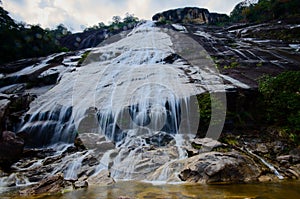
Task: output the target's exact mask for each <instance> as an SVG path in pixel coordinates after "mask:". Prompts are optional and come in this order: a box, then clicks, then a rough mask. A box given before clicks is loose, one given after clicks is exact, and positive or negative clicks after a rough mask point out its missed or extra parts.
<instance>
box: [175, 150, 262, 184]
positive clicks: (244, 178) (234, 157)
mask: <svg viewBox="0 0 300 199" xmlns="http://www.w3.org/2000/svg"><path fill="white" fill-rule="evenodd" d="M260 174H261V170H260V168H259V167H258V165H257V164H256V163H255V162H254V161H253V160H252V159H250V158H249V157H247V156H244V155H242V154H241V153H238V152H230V153H219V152H208V153H201V154H199V155H197V156H194V157H191V158H188V159H187V160H186V166H185V168H184V169H183V170H182V171H181V172H180V174H179V177H180V179H181V180H183V181H188V182H198V183H208V184H209V183H240V182H251V181H256V180H257V179H258V177H259V176H260Z"/></svg>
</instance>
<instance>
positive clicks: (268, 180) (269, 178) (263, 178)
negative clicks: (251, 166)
mask: <svg viewBox="0 0 300 199" xmlns="http://www.w3.org/2000/svg"><path fill="white" fill-rule="evenodd" d="M258 181H259V182H271V181H272V178H271V177H270V176H266V175H263V176H260V177H259V178H258Z"/></svg>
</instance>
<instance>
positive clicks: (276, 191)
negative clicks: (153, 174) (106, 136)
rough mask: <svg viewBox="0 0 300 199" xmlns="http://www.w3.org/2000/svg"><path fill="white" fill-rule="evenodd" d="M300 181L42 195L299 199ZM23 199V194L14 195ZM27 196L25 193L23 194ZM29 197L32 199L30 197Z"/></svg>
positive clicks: (139, 186) (123, 186)
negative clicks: (21, 195) (19, 195)
mask: <svg viewBox="0 0 300 199" xmlns="http://www.w3.org/2000/svg"><path fill="white" fill-rule="evenodd" d="M299 187H300V181H293V182H282V183H264V184H237V185H195V184H174V185H152V184H148V183H141V182H131V181H127V182H118V183H116V184H114V185H113V186H107V187H96V186H94V187H89V188H88V189H81V190H76V191H72V192H69V193H65V194H59V195H50V196H49V195H48V196H41V197H38V198H40V199H57V198H58V199H74V198H76V199H87V198H88V199H94V198H95V199H102V198H107V199H148V198H149V199H150V198H151V199H169V198H170V199H197V198H199V199H200V198H201V199H203V198H211V199H221V198H222V199H224V198H226V199H273V198H276V199H286V198H289V199H298V198H299V196H300V189H299ZM8 198H10V197H8ZM35 198H37V197H35ZM14 199H20V197H17V198H14ZM22 199H24V197H22ZM26 199H32V198H27V197H26Z"/></svg>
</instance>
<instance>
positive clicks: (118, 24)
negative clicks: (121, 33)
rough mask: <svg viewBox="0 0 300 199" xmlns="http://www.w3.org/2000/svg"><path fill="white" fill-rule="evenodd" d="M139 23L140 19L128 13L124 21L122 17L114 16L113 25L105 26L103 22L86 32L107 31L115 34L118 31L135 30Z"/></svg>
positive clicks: (87, 29)
mask: <svg viewBox="0 0 300 199" xmlns="http://www.w3.org/2000/svg"><path fill="white" fill-rule="evenodd" d="M137 23H139V19H138V18H137V17H135V16H134V15H133V14H129V13H126V15H125V17H124V19H123V20H122V18H121V17H120V16H113V17H112V23H111V24H110V25H105V24H104V23H103V22H100V23H98V25H94V26H92V27H88V28H86V29H84V31H91V30H102V29H107V30H109V31H111V32H113V31H116V30H127V29H131V28H133V27H134V26H135V25H136V24H137Z"/></svg>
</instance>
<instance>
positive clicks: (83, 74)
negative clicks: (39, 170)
mask: <svg viewBox="0 0 300 199" xmlns="http://www.w3.org/2000/svg"><path fill="white" fill-rule="evenodd" d="M168 31H170V30H164V29H161V28H157V27H155V25H154V22H151V21H147V22H144V23H142V24H140V25H139V26H137V27H136V28H135V29H133V30H132V31H131V32H130V33H129V34H128V35H127V36H126V37H123V38H122V39H120V40H118V41H116V42H114V43H111V44H107V45H102V46H101V45H100V46H99V47H96V48H94V49H89V50H91V52H90V54H89V56H88V57H87V59H86V60H85V61H84V62H83V64H82V66H81V67H78V68H76V69H75V70H72V71H69V72H65V73H63V74H62V75H61V76H60V81H59V82H58V83H57V84H56V85H55V86H54V87H53V88H52V89H51V90H49V91H48V92H46V93H45V94H43V95H41V96H39V97H38V98H37V99H36V100H34V101H33V102H32V103H31V105H30V110H29V111H28V112H27V114H26V116H25V117H24V122H23V124H22V127H21V128H20V130H19V133H25V134H27V137H28V141H27V145H28V146H27V147H49V146H52V145H54V144H61V143H67V144H68V143H73V142H74V139H75V137H76V136H78V135H80V134H85V133H87V134H88V133H93V134H101V135H104V136H105V139H106V142H110V143H111V144H113V146H115V148H114V149H111V148H110V149H109V150H107V151H105V150H104V149H101V150H100V151H101V154H97V157H98V160H99V162H100V163H99V165H98V167H97V168H96V169H95V171H94V174H95V175H96V174H97V173H99V172H100V171H102V170H109V171H110V172H111V176H112V177H113V178H114V179H116V180H118V179H139V180H145V176H151V174H152V173H153V172H155V171H156V170H157V169H159V168H160V169H161V174H159V172H157V174H159V175H161V176H160V177H155V178H156V179H154V180H157V179H159V180H165V181H167V180H168V178H169V176H170V173H172V172H176V170H174V169H173V168H171V167H173V166H175V167H177V166H178V165H176V164H177V163H176V161H174V160H182V159H184V158H186V157H187V154H186V151H185V149H184V146H185V145H187V141H189V140H190V139H191V138H193V137H195V134H196V133H197V129H198V123H199V112H198V104H197V103H198V101H197V98H196V97H195V96H196V95H197V94H200V93H203V92H207V91H208V92H212V93H214V92H215V93H223V94H224V93H225V92H224V91H225V88H226V87H225V86H224V85H223V79H226V76H220V75H219V74H218V73H217V71H216V70H215V68H214V64H213V61H212V60H211V59H210V58H209V56H208V54H207V53H206V51H205V50H204V49H203V48H202V47H201V46H199V44H198V43H195V41H193V40H191V39H190V38H187V37H186V36H185V35H184V34H183V33H180V34H181V35H178V34H179V33H170V32H168ZM173 37H174V38H183V39H186V41H188V42H190V43H189V45H188V46H182V47H181V46H179V47H180V48H179V47H178V45H181V43H180V42H179V43H178V44H176V42H177V41H176V40H174V38H173ZM185 37H186V38H185ZM174 42H175V43H174ZM175 44H176V45H175ZM176 46H177V47H176ZM175 47H176V51H175V50H174V49H175ZM178 48H179V49H178ZM190 48H191V49H190ZM177 51H178V53H179V54H176V53H177ZM199 52H200V54H199ZM81 53H82V52H81ZM227 79H228V78H227ZM231 80H232V81H230V82H233V86H235V84H237V83H236V82H235V81H234V80H233V79H231ZM231 86H232V85H231ZM243 86H244V85H243ZM224 98H225V97H224ZM224 104H226V103H224ZM225 111H226V110H224V112H225ZM219 112H220V111H219ZM219 112H218V113H216V110H215V109H214V107H212V115H213V116H215V117H218V119H219V116H222V114H219ZM223 116H224V117H225V113H224V114H223ZM219 121H221V122H219ZM218 122H219V123H220V126H217V125H214V126H213V127H210V128H209V132H211V135H210V136H211V137H213V138H216V137H218V132H219V131H220V130H221V129H222V127H223V123H222V117H221V119H220V120H218ZM154 149H155V150H154ZM92 150H94V153H96V152H97V149H92ZM103 150H104V151H103ZM86 155H87V154H85V153H81V152H80V153H78V154H76V155H75V156H74V157H71V158H70V157H69V158H68V159H67V160H66V161H68V166H67V168H65V167H61V168H60V167H59V168H57V169H58V170H63V171H64V175H65V178H66V179H76V178H77V170H78V169H79V168H80V166H81V162H82V160H83V158H84V157H85V156H86ZM72 158H73V160H72V161H71V159H72ZM58 170H55V171H53V173H55V172H57V171H58ZM152 176H155V175H152ZM150 178H151V177H149V178H148V179H149V180H150ZM146 180H147V179H146ZM151 180H153V178H151Z"/></svg>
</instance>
